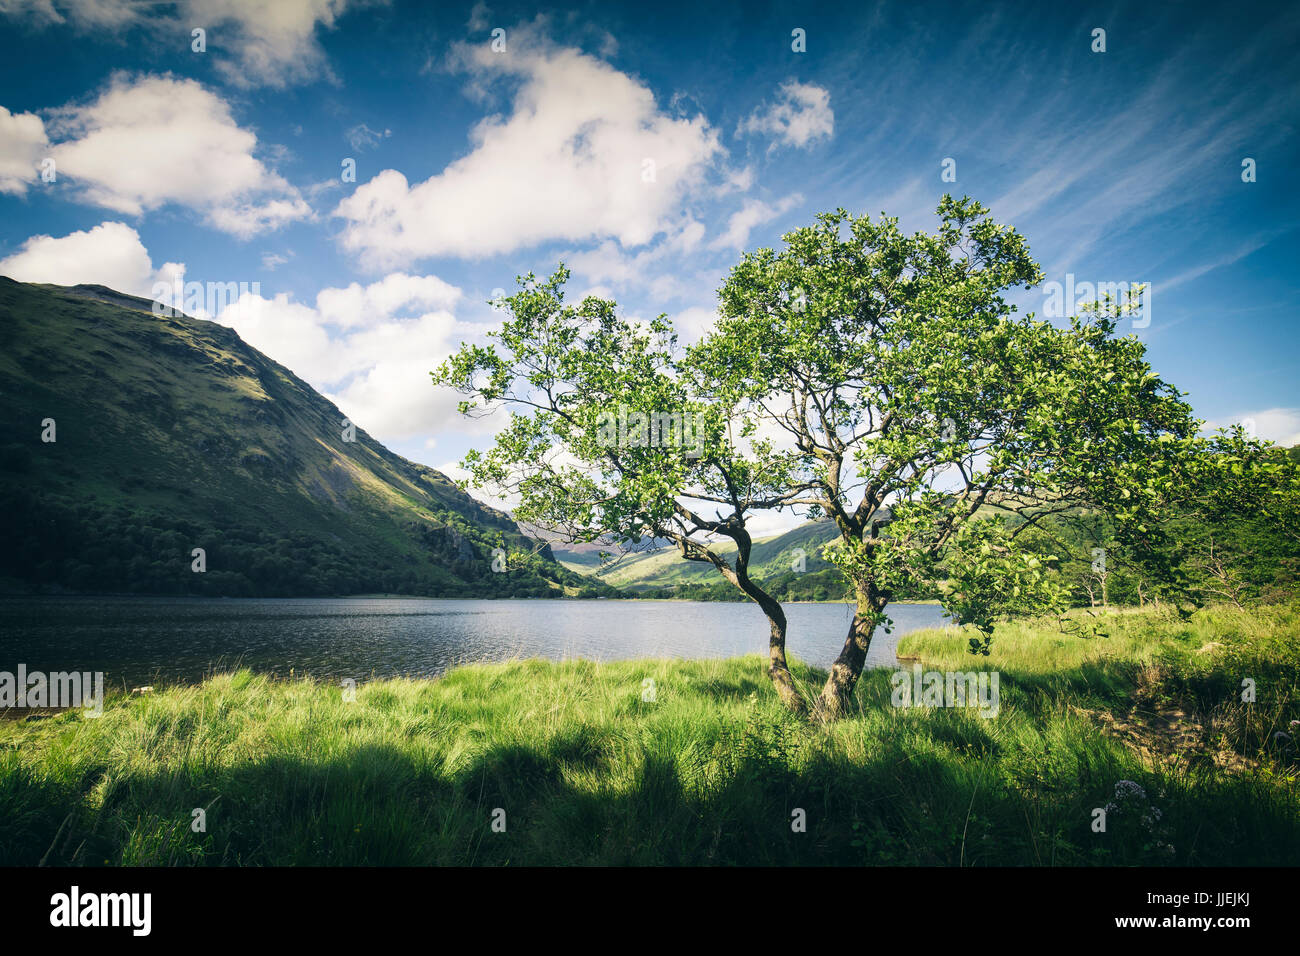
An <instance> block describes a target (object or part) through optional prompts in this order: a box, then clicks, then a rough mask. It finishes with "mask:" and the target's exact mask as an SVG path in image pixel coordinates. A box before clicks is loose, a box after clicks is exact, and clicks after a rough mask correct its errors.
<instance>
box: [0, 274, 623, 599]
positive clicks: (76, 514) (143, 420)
mask: <svg viewBox="0 0 1300 956" xmlns="http://www.w3.org/2000/svg"><path fill="white" fill-rule="evenodd" d="M0 334H3V336H4V339H5V343H6V347H5V349H4V351H3V352H2V353H0V533H3V534H4V535H5V537H6V541H7V546H6V548H5V550H4V553H3V557H0V561H3V566H0V576H3V577H4V578H5V579H7V582H8V585H9V587H10V589H29V588H35V589H44V590H61V589H71V590H89V591H137V592H154V593H200V594H233V595H243V594H258V595H263V594H336V593H349V592H360V591H383V592H405V593H416V594H438V595H445V596H456V595H471V594H473V595H478V594H482V595H489V594H532V593H536V594H538V595H539V596H540V595H545V594H552V593H554V594H559V593H565V592H566V589H567V591H568V593H575V592H576V591H577V590H578V588H579V587H583V588H585V589H586V590H588V591H591V592H599V591H606V590H607V589H604V588H601V587H599V586H598V585H593V584H589V583H584V582H583V581H581V579H578V578H576V577H575V576H573V575H572V574H571V573H570V572H567V571H565V570H564V569H562V568H560V567H559V566H557V565H556V564H554V562H552V561H551V560H550V555H549V552H546V551H545V549H544V547H543V546H539V545H537V544H536V543H534V542H531V541H529V539H527V538H525V537H524V536H522V535H520V534H519V533H518V531H517V529H516V527H515V525H514V523H513V521H511V519H510V518H509V517H508V516H507V515H505V514H502V513H501V512H498V511H494V510H492V509H490V508H487V507H485V506H483V505H481V504H479V503H478V502H476V501H474V500H473V499H472V498H470V497H469V496H468V495H466V494H465V493H463V492H462V491H460V489H458V488H457V487H456V486H455V485H454V484H453V483H452V482H451V481H450V480H449V479H448V478H446V476H444V475H442V474H440V473H439V472H437V471H434V470H433V469H431V468H427V467H424V466H422V465H417V464H415V463H413V462H410V461H407V460H406V459H404V458H402V457H400V456H398V455H395V454H393V453H392V452H390V451H388V450H387V449H386V448H384V446H383V445H381V444H380V443H379V442H377V441H375V440H374V439H373V438H372V437H370V436H369V435H368V434H366V432H365V431H364V430H362V429H360V428H357V429H356V435H355V438H356V440H355V441H353V442H349V441H345V440H344V435H343V418H344V416H343V415H342V413H341V412H340V411H339V410H338V408H337V407H335V406H334V405H333V404H332V403H331V402H329V401H328V400H326V399H325V398H324V397H323V396H321V395H320V394H318V393H317V392H316V391H314V390H313V389H312V388H311V387H310V386H309V385H307V384H306V383H305V382H303V381H302V380H301V379H299V378H298V377H297V376H295V375H294V374H293V373H292V372H291V371H289V370H288V369H286V368H284V367H283V366H281V365H278V364H277V363H275V362H273V361H272V360H271V359H269V358H267V357H266V356H265V355H263V354H261V353H260V352H258V351H257V350H256V349H253V348H251V347H250V346H248V345H246V344H245V343H244V342H243V341H242V340H241V339H240V338H239V336H238V335H237V334H236V333H235V332H234V331H233V330H231V329H228V328H226V327H224V326H221V325H218V324H216V323H213V322H206V321H201V320H195V319H191V318H187V317H184V316H177V317H175V318H164V317H158V316H155V315H153V314H152V313H151V311H150V303H149V302H148V301H146V300H143V299H136V298H133V297H130V296H124V295H121V294H119V293H116V292H113V291H112V290H109V289H105V288H103V287H96V286H77V287H73V288H61V287H57V286H40V285H30V284H24V283H18V282H13V281H11V280H8V279H3V278H0ZM47 419H53V420H54V423H55V429H56V431H55V438H56V440H55V441H54V442H45V441H42V432H43V431H44V428H45V426H44V425H43V422H44V421H45V420H47ZM498 546H499V547H502V548H504V549H506V550H509V551H514V552H519V553H521V554H522V553H524V552H530V551H533V550H537V549H538V548H541V550H542V553H541V554H540V555H539V556H538V557H537V558H534V559H530V560H528V561H525V560H524V559H522V558H519V559H516V560H514V561H508V562H507V566H509V567H513V568H514V570H513V571H511V572H509V573H505V574H496V573H493V572H492V569H491V549H492V548H493V547H498ZM194 548H203V549H204V550H205V552H206V563H207V570H206V571H205V572H204V573H202V574H199V573H195V572H193V571H192V570H191V561H192V559H191V551H192V549H194Z"/></svg>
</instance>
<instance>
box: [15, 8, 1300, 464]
mask: <svg viewBox="0 0 1300 956" xmlns="http://www.w3.org/2000/svg"><path fill="white" fill-rule="evenodd" d="M430 6H431V5H425V4H408V3H402V2H398V0H393V2H389V3H383V2H374V0H372V2H365V3H358V2H350V0H283V2H280V3H275V4H271V5H269V7H266V8H265V9H264V5H263V4H259V3H254V2H245V0H194V2H192V3H173V4H168V3H145V4H141V3H130V2H122V0H101V2H96V3H91V2H84V0H83V2H63V0H37V2H30V0H0V62H3V63H4V64H5V69H4V72H3V75H2V77H0V107H2V108H3V110H0V224H2V225H0V274H4V275H10V276H12V277H14V278H19V279H26V280H31V281H48V282H60V283H64V284H73V283H77V282H102V283H104V284H108V285H112V286H115V287H117V288H120V289H123V290H124V291H130V292H135V293H138V294H144V295H149V294H151V289H152V288H153V284H154V283H155V282H159V281H166V280H169V279H172V278H174V277H175V276H176V274H177V273H179V272H180V271H181V269H182V267H183V272H184V278H185V279H186V280H187V281H196V280H197V281H212V282H238V283H249V284H251V283H258V284H259V290H258V292H257V293H256V294H253V293H252V292H251V291H250V293H249V295H248V296H246V297H245V299H243V300H242V301H240V302H239V303H237V304H235V305H233V306H231V307H229V308H228V309H227V310H225V311H223V312H222V313H221V314H219V315H217V316H216V317H215V318H216V320H217V321H222V322H225V323H227V324H229V325H232V326H233V327H235V328H236V329H238V330H239V331H240V333H241V334H242V335H243V336H244V337H245V339H247V340H248V341H249V342H250V343H251V344H253V345H254V346H256V347H258V348H260V349H262V350H263V351H265V352H267V353H268V354H269V355H271V356H272V357H273V358H275V359H277V360H278V361H281V362H282V363H284V364H285V365H287V366H289V367H290V368H292V369H293V370H294V371H295V372H297V373H298V374H300V375H302V376H303V377H304V378H306V379H307V380H308V381H309V382H311V384H313V385H314V386H316V387H317V388H318V389H319V390H321V391H322V392H324V393H326V394H327V395H329V396H330V397H331V398H332V399H334V400H335V401H336V402H338V403H339V405H340V407H341V408H342V409H343V410H344V412H345V413H347V414H349V415H350V416H351V417H352V418H353V419H354V420H355V421H356V422H357V423H358V424H359V425H360V426H361V427H363V428H365V429H366V430H367V431H369V432H371V433H372V434H374V435H375V436H376V437H378V438H379V439H381V440H382V441H384V442H385V443H386V444H388V445H389V446H390V447H392V448H393V449H394V450H396V451H398V452H400V453H401V454H404V455H406V456H408V457H410V458H413V459H415V460H418V461H422V462H425V463H427V464H430V465H433V466H434V467H439V468H444V469H445V470H448V471H451V472H454V471H455V469H454V468H453V467H452V466H453V465H454V463H455V462H456V461H458V460H459V459H460V457H461V456H462V455H463V453H464V452H465V450H467V449H468V448H469V447H471V446H473V445H480V446H482V445H485V444H486V442H487V440H488V439H487V437H486V431H487V430H488V429H490V428H491V423H490V422H480V423H467V422H465V421H463V420H461V419H460V418H459V417H458V416H457V414H456V412H455V409H454V404H455V399H454V397H453V396H450V395H443V394H439V393H437V392H435V390H434V389H433V388H432V386H431V385H430V384H429V380H428V377H427V372H428V370H429V369H431V368H432V367H434V366H435V365H436V364H437V363H438V362H439V361H440V360H441V359H442V358H443V357H445V356H446V355H447V354H448V353H449V352H450V351H451V350H453V349H454V348H455V346H456V345H457V344H458V343H459V342H461V341H462V340H477V339H479V338H481V336H482V335H483V333H484V332H485V331H486V330H487V329H488V328H490V326H491V324H492V323H493V321H494V313H493V312H492V311H491V310H490V309H489V308H488V307H487V306H486V304H485V300H486V299H488V298H489V297H491V295H492V293H493V290H494V289H508V288H511V287H512V286H513V280H514V277H515V276H516V275H518V274H520V273H524V272H528V271H535V272H538V273H549V272H550V271H551V270H553V268H554V267H555V264H556V263H557V262H558V261H559V260H561V259H563V260H564V261H565V262H566V263H568V265H569V266H570V268H571V269H572V271H573V278H572V280H571V290H572V292H573V294H575V295H578V294H581V293H584V292H586V291H589V290H595V291H598V292H600V293H602V294H605V295H609V296H612V297H613V298H615V299H617V300H618V301H619V303H620V304H621V305H622V307H623V308H624V310H625V311H626V312H627V313H628V314H629V315H634V316H650V315H654V314H657V313H659V312H667V313H668V314H669V315H670V316H672V317H674V318H675V319H677V320H678V321H679V325H680V327H681V329H682V330H683V333H684V337H685V338H686V339H688V340H689V339H691V338H694V337H697V336H698V335H699V334H700V333H701V332H702V331H703V330H704V329H706V328H707V326H708V323H709V322H710V321H711V316H712V310H713V307H714V302H715V299H714V293H715V290H716V289H717V287H718V286H719V285H720V283H721V281H722V279H723V277H724V275H725V273H726V271H727V269H728V268H729V267H730V266H731V265H732V264H734V262H735V261H736V259H737V258H738V256H739V254H740V252H741V251H742V250H745V249H753V248H757V247H759V246H764V245H775V244H777V243H778V242H779V238H780V235H781V234H782V233H783V232H785V231H786V230H788V229H791V228H794V227H797V226H799V225H803V224H806V223H808V222H810V221H811V220H812V219H813V217H814V216H815V215H816V214H817V213H818V212H820V211H824V210H828V209H834V208H836V207H841V206H842V207H844V208H846V209H848V210H850V211H851V212H854V213H862V212H869V213H872V214H878V213H880V212H881V211H884V212H886V213H888V214H891V215H897V216H899V217H901V219H902V221H903V225H904V227H905V228H909V229H920V228H929V227H930V226H931V225H932V217H931V213H932V210H933V207H934V205H935V203H936V201H937V200H938V198H939V197H940V196H941V195H942V194H943V193H944V192H946V191H951V192H954V193H957V194H959V195H960V194H967V195H970V196H973V197H975V198H977V199H979V200H981V201H982V202H984V203H985V204H986V205H989V206H990V207H991V208H992V211H993V213H994V215H995V216H996V217H998V218H999V219H1000V220H1001V221H1003V222H1007V223H1010V224H1012V225H1014V226H1016V227H1017V228H1018V229H1019V230H1020V231H1021V232H1022V233H1024V234H1025V235H1026V237H1027V238H1028V240H1029V243H1030V247H1031V249H1032V251H1033V253H1034V255H1035V257H1036V258H1037V259H1038V260H1039V261H1040V263H1041V264H1042V266H1043V268H1044V270H1045V271H1046V273H1047V277H1048V279H1049V280H1057V281H1061V282H1064V281H1065V277H1066V275H1067V274H1072V275H1073V276H1074V277H1075V281H1076V282H1079V283H1081V282H1085V281H1086V282H1145V283H1148V284H1149V285H1150V287H1151V290H1152V299H1151V312H1150V324H1149V325H1147V326H1146V327H1144V328H1139V329H1132V330H1128V329H1123V330H1122V331H1133V332H1134V333H1135V334H1138V335H1139V336H1140V337H1141V338H1143V339H1144V340H1145V341H1147V342H1148V344H1149V353H1150V358H1151V361H1152V364H1153V365H1154V366H1155V368H1156V370H1157V371H1158V372H1159V373H1160V374H1162V375H1163V376H1164V377H1165V378H1167V379H1168V380H1170V381H1172V382H1174V383H1176V384H1177V385H1179V386H1180V387H1181V388H1183V389H1185V390H1187V391H1188V392H1189V393H1190V400H1191V401H1192V403H1193V405H1194V407H1195V409H1196V411H1197V413H1198V415H1199V416H1200V417H1202V418H1205V419H1207V420H1209V421H1211V422H1213V423H1216V424H1217V423H1228V422H1231V421H1238V420H1242V419H1245V418H1249V419H1251V420H1252V421H1253V422H1254V424H1255V427H1256V429H1257V430H1258V432H1259V433H1260V434H1261V435H1263V436H1264V437H1268V438H1272V439H1275V440H1281V441H1286V442H1288V443H1294V442H1296V441H1300V387H1298V386H1297V384H1296V382H1297V376H1296V374H1295V366H1296V355H1297V353H1298V351H1300V350H1298V349H1297V346H1298V345H1300V297H1298V296H1297V278H1296V268H1295V263H1296V262H1297V261H1298V260H1300V229H1298V228H1297V226H1298V224H1300V215H1298V213H1300V189H1297V184H1298V183H1300V180H1298V179H1297V168H1296V167H1297V158H1298V153H1300V137H1298V136H1297V130H1296V121H1297V118H1298V117H1300V108H1298V107H1300V83H1298V82H1297V80H1298V78H1300V67H1298V66H1297V65H1296V58H1295V55H1294V51H1295V50H1296V48H1297V46H1300V44H1297V40H1298V39H1300V8H1296V7H1291V8H1289V9H1288V7H1287V5H1285V4H1259V5H1252V4H1249V3H1231V4H1226V3H1225V4H1218V5H1196V4H1178V5H1156V4H1142V5H1135V4H1078V5H1074V4H1071V5H1061V4H1043V3H1034V4H1023V5H1019V4H990V3H978V4H938V3H920V2H915V3H880V4H874V5H873V4H869V3H864V4H861V5H856V7H857V8H856V9H854V10H853V11H852V12H847V11H843V10H838V9H836V8H835V7H834V6H826V7H818V6H816V5H812V4H808V3H799V4H793V3H763V4H751V5H745V6H743V7H742V6H734V7H730V8H728V9H726V10H709V9H706V8H705V7H706V5H703V4H663V3H658V4H651V5H646V4H613V3H590V4H574V5H568V6H562V7H539V6H536V5H533V4H528V5H524V4H500V3H494V4H491V5H484V4H481V3H480V4H475V5H469V4H439V5H437V8H436V9H430ZM195 28H202V29H204V30H205V31H206V33H205V36H204V40H205V47H206V48H205V49H204V50H203V51H202V52H196V51H195V50H193V49H192V45H193V44H194V39H193V32H192V31H193V30H194V29H195ZM1098 28H1100V29H1103V30H1105V51H1104V52H1098V51H1094V49H1093V47H1094V46H1095V45H1097V41H1096V40H1095V39H1094V36H1093V31H1094V30H1096V29H1098ZM498 29H500V30H504V31H505V33H504V40H505V48H504V50H501V49H496V50H494V49H493V46H492V44H493V31H494V30H498ZM796 29H798V30H802V31H803V32H804V35H805V38H806V39H805V50H804V52H796V51H795V50H793V49H792V45H793V42H794V41H793V40H792V31H794V30H796ZM497 46H498V48H499V47H500V44H499V43H498V44H497ZM51 159H52V160H53V161H54V165H53V170H54V178H53V181H45V180H44V179H43V178H42V169H43V168H45V167H44V165H43V164H45V163H46V161H47V160H51ZM348 159H351V160H354V161H355V168H356V178H355V182H344V181H343V177H342V169H343V164H344V162H345V161H346V160H348ZM1246 159H1252V160H1254V170H1255V181H1254V182H1244V181H1243V166H1242V164H1243V161H1244V160H1246ZM946 160H952V163H949V164H947V166H948V168H950V169H952V170H953V171H954V173H955V182H946V181H944V179H943V178H942V177H943V172H944V169H945V161H946ZM648 162H649V163H652V164H653V165H652V166H648V165H647V163H648ZM648 170H650V171H651V172H652V173H653V175H650V173H649V172H648ZM647 177H649V181H647ZM250 287H251V286H250ZM1044 301H1045V300H1044V297H1043V295H1042V293H1041V292H1038V291H1035V292H1031V293H1028V294H1026V295H1024V296H1022V297H1020V299H1019V300H1018V304H1019V305H1020V306H1021V307H1022V308H1023V309H1025V310H1036V311H1040V312H1041V311H1042V308H1043V303H1044Z"/></svg>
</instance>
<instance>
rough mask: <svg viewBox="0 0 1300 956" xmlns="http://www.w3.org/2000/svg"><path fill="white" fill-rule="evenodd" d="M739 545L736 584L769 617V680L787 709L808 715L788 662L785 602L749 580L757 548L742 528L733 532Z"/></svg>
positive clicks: (731, 531)
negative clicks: (750, 561)
mask: <svg viewBox="0 0 1300 956" xmlns="http://www.w3.org/2000/svg"><path fill="white" fill-rule="evenodd" d="M728 533H730V535H731V537H732V540H734V541H735V542H736V568H735V571H734V572H733V573H732V575H731V577H732V581H733V583H735V585H736V586H737V587H738V588H740V590H741V591H743V592H744V593H745V594H746V595H748V596H749V598H750V600H752V601H753V602H754V603H755V604H757V605H758V606H759V607H760V608H762V610H763V613H764V614H766V615H767V622H768V626H769V629H770V632H771V633H770V636H769V638H768V642H767V676H768V677H769V678H771V680H772V686H773V687H775V688H776V696H777V697H779V698H780V700H781V703H782V704H784V705H785V707H786V709H787V710H789V711H791V712H792V713H796V714H803V713H806V712H807V709H808V708H807V705H806V704H805V703H804V700H803V698H802V697H800V696H799V691H798V690H797V689H796V688H795V686H794V675H793V674H791V673H790V665H789V664H787V663H786V659H785V632H786V620H785V609H784V608H783V607H781V602H780V601H778V600H776V598H774V597H772V595H770V594H768V593H767V592H766V591H765V590H763V589H762V588H761V587H759V586H758V585H757V584H755V583H754V582H753V580H751V579H750V577H749V553H750V549H751V547H752V546H753V542H752V541H751V539H750V537H749V534H748V532H746V531H745V530H744V528H743V527H741V528H734V527H733V528H731V529H730V530H729V532H728Z"/></svg>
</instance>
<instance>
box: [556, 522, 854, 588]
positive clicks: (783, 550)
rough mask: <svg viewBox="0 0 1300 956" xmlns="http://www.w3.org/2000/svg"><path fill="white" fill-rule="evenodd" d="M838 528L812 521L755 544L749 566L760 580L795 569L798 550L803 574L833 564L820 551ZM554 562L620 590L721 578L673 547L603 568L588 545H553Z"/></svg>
mask: <svg viewBox="0 0 1300 956" xmlns="http://www.w3.org/2000/svg"><path fill="white" fill-rule="evenodd" d="M835 537H836V532H835V528H834V526H833V525H832V524H831V522H830V521H814V522H809V523H807V524H804V525H800V526H799V527H798V528H794V529H793V530H790V531H787V532H785V533H784V534H780V535H775V536H773V537H770V538H764V539H762V540H759V541H755V542H754V550H753V552H752V554H751V556H750V566H751V568H752V569H753V571H754V574H755V577H758V578H760V579H762V578H766V577H771V576H775V575H780V574H783V573H785V572H787V571H791V569H792V566H793V564H794V561H795V559H796V557H797V550H798V549H802V550H803V554H804V568H805V573H815V572H817V571H820V570H822V569H824V568H828V567H830V565H829V564H828V563H827V562H826V561H824V560H823V559H822V557H821V549H822V546H823V545H824V544H826V543H827V542H828V541H831V540H834V538H835ZM552 548H553V550H554V552H555V557H556V560H557V561H559V562H560V563H561V564H564V565H565V566H566V567H569V568H572V569H573V570H576V571H581V572H583V573H586V574H592V575H594V576H596V577H597V578H598V579H599V580H601V581H605V582H607V583H609V584H612V585H614V586H615V587H618V588H623V589H626V590H628V591H632V592H635V591H642V590H645V589H647V588H663V587H671V586H676V585H683V584H713V583H715V582H717V581H718V580H719V578H718V572H717V571H716V570H714V568H713V566H712V565H707V564H703V563H701V562H697V561H684V560H682V557H681V555H680V554H679V553H678V552H677V550H676V549H675V548H672V547H665V548H660V549H657V550H653V551H647V552H645V553H638V554H628V555H624V556H622V557H620V558H619V559H618V560H617V561H613V562H610V563H609V564H608V565H607V566H606V567H604V568H602V567H601V565H600V562H599V558H598V556H597V555H596V554H595V553H593V552H592V550H591V549H590V547H587V548H585V549H583V550H576V549H575V550H570V549H566V548H565V546H564V545H561V544H553V545H552ZM716 550H717V551H718V553H719V554H724V555H726V556H727V557H728V558H730V557H732V556H734V555H735V553H736V548H735V546H734V545H733V544H731V543H730V542H729V541H724V542H719V543H718V544H717V546H716Z"/></svg>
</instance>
